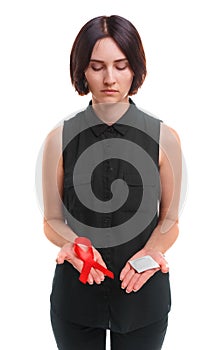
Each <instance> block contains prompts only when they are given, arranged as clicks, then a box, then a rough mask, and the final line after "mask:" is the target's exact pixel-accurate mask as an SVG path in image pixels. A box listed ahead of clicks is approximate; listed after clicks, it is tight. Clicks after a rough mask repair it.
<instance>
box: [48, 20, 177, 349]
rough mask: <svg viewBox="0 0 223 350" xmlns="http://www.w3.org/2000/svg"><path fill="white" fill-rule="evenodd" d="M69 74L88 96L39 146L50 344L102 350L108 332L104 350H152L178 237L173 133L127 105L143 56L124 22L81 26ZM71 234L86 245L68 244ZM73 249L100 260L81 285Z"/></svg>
mask: <svg viewBox="0 0 223 350" xmlns="http://www.w3.org/2000/svg"><path fill="white" fill-rule="evenodd" d="M70 74H71V81H72V84H73V85H74V87H75V89H76V91H77V92H78V94H79V95H87V94H88V93H91V96H92V98H91V101H90V103H89V106H88V107H87V108H86V109H85V110H83V111H81V112H79V113H77V114H76V115H74V116H72V117H71V118H69V119H68V120H65V121H64V123H63V125H62V126H59V127H57V128H56V129H54V130H53V131H52V132H51V133H49V135H48V136H47V139H46V142H45V147H44V156H43V198H44V232H45V234H46V236H47V238H48V239H49V240H50V241H51V242H52V243H54V244H55V245H57V246H58V247H60V248H61V249H60V251H59V254H58V257H57V266H56V271H55V276H54V280H53V288H52V293H51V321H52V327H53V332H54V335H55V339H56V342H57V346H58V349H60V350H71V349H72V350H74V349H78V350H87V349H96V350H102V349H105V336H106V329H110V331H111V333H110V334H111V348H112V349H115V350H119V349H128V350H131V349H134V350H135V349H138V350H144V349H146V350H149V349H151V350H156V349H161V347H162V344H163V341H164V337H165V333H166V329H167V321H168V313H169V311H170V304H171V298H170V286H169V272H168V271H169V269H168V264H167V262H166V260H165V257H164V253H165V252H166V251H167V250H168V249H169V248H170V247H171V246H172V244H173V243H174V242H175V240H176V239H177V236H178V206H179V198H180V183H181V153H180V145H179V138H178V136H177V134H176V132H175V131H174V130H173V129H171V128H169V127H168V126H166V125H164V124H163V123H162V122H161V121H160V120H158V119H156V118H154V117H151V116H150V115H148V114H147V113H145V112H143V111H142V110H140V109H138V108H137V107H136V105H135V104H134V102H133V101H132V100H131V99H130V96H132V95H134V94H136V93H137V91H138V89H139V88H140V87H141V86H142V84H143V82H144V79H145V77H146V59H145V54H144V50H143V46H142V42H141V39H140V36H139V34H138V32H137V30H136V28H135V27H134V26H133V25H132V24H131V23H130V22H129V21H128V20H126V19H124V18H122V17H120V16H115V15H113V16H110V17H106V16H101V17H97V18H94V19H92V20H90V21H89V22H87V23H86V24H85V25H84V26H83V28H82V29H81V30H80V32H79V34H78V35H77V37H76V39H75V41H74V44H73V47H72V51H71V56H70ZM78 236H79V237H87V238H88V239H90V242H91V243H92V247H86V245H87V243H86V245H85V242H86V241H80V243H82V245H78V244H76V243H75V244H74V241H75V239H76V237H78ZM83 243H84V245H85V247H84V245H83ZM77 247H78V249H82V252H83V250H84V249H92V250H91V252H92V254H93V257H92V259H91V263H92V262H93V261H94V262H96V263H98V264H99V265H100V267H99V268H98V265H94V266H92V265H90V268H89V270H88V273H87V274H85V282H87V283H85V282H83V280H81V277H80V276H82V277H83V266H84V264H85V263H86V262H85V261H84V258H83V257H81V255H80V254H79V253H80V251H78V249H77ZM148 256H149V257H151V258H153V262H154V261H155V262H156V265H154V267H153V268H149V267H148V266H146V267H145V268H144V270H143V271H142V272H139V270H138V269H137V267H136V266H135V265H134V262H135V260H136V263H142V262H143V263H145V262H146V261H145V257H148ZM138 258H144V259H141V260H137V259H138ZM103 268H104V269H103ZM105 269H106V270H105ZM106 271H107V273H106ZM109 273H110V275H109ZM107 274H108V276H107ZM112 274H113V275H112ZM109 277H112V278H109Z"/></svg>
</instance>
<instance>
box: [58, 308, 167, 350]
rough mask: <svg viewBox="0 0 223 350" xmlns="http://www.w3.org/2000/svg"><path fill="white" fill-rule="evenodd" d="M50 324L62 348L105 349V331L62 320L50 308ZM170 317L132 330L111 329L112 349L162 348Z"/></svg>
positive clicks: (152, 349)
mask: <svg viewBox="0 0 223 350" xmlns="http://www.w3.org/2000/svg"><path fill="white" fill-rule="evenodd" d="M51 324H52V328H53V333H54V337H55V340H56V343H57V347H58V349H59V350H105V344H106V330H105V329H102V328H91V327H85V326H80V325H77V324H74V323H69V322H67V321H64V320H61V319H60V318H59V317H58V316H57V315H56V314H55V313H53V312H52V311H51ZM167 325H168V316H166V317H165V318H164V319H162V320H160V321H159V322H156V323H153V324H150V325H149V326H146V327H143V328H139V329H137V330H135V331H132V332H129V333H125V334H122V333H115V332H112V331H111V332H110V336H111V339H110V342H111V350H160V349H161V348H162V344H163V341H164V337H165V334H166V329H167Z"/></svg>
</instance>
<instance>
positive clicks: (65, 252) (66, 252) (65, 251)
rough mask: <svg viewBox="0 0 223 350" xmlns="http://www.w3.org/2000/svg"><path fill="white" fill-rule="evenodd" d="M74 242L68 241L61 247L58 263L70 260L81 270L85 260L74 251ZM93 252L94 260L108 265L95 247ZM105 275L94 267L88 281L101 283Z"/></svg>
mask: <svg viewBox="0 0 223 350" xmlns="http://www.w3.org/2000/svg"><path fill="white" fill-rule="evenodd" d="M73 247H74V244H73V243H66V244H64V246H63V247H62V248H61V250H60V251H59V253H58V256H57V259H56V261H57V263H58V264H63V263H64V261H65V260H66V261H68V262H69V263H70V264H71V265H73V267H74V268H75V269H76V270H78V271H79V272H81V270H82V268H83V264H84V263H83V261H82V260H81V259H80V258H79V257H78V256H77V254H76V253H75V252H74V248H73ZM92 249H93V253H94V260H95V261H97V262H98V263H99V264H100V265H102V266H104V267H105V268H106V265H105V263H104V261H103V259H102V256H101V254H100V253H99V252H98V251H97V250H96V249H95V248H94V247H92ZM104 279H105V276H104V274H103V273H102V272H101V271H99V270H96V269H94V268H93V267H92V268H91V271H90V273H89V276H88V280H87V282H88V283H89V284H93V283H94V282H95V283H97V284H101V282H102V281H104Z"/></svg>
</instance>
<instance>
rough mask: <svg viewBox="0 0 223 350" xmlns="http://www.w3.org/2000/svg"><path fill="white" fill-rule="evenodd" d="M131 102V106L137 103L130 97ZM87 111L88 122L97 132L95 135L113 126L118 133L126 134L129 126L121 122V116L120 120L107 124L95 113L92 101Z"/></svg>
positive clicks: (94, 131) (93, 130)
mask: <svg viewBox="0 0 223 350" xmlns="http://www.w3.org/2000/svg"><path fill="white" fill-rule="evenodd" d="M129 103H130V106H129V107H131V105H135V103H134V102H133V101H132V100H131V99H129ZM86 111H87V113H86V118H87V122H88V124H89V126H90V128H91V130H92V132H93V133H94V134H95V136H97V137H98V136H100V135H101V134H102V133H103V132H104V131H105V130H106V129H110V128H111V127H113V128H114V129H115V130H116V131H117V132H118V133H120V134H121V135H122V136H124V135H125V133H126V131H127V129H128V126H127V125H125V124H121V122H122V121H121V119H122V117H121V118H120V122H119V121H117V122H116V123H113V124H112V125H111V126H110V125H107V124H106V123H104V122H103V121H101V120H99V118H98V117H97V116H96V115H95V113H94V111H93V109H92V101H90V102H89V106H88V108H87V110H86ZM128 111H129V109H128V110H127V112H126V113H128ZM126 113H125V114H126ZM92 121H93V124H94V125H93V126H92Z"/></svg>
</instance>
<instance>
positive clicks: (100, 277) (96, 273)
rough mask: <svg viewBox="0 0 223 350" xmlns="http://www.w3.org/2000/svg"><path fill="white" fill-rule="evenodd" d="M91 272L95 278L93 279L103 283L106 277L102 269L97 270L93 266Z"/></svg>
mask: <svg viewBox="0 0 223 350" xmlns="http://www.w3.org/2000/svg"><path fill="white" fill-rule="evenodd" d="M90 274H91V276H92V278H93V281H94V282H95V283H97V284H101V282H102V281H104V279H105V277H104V274H103V273H102V272H101V271H99V270H96V269H94V268H91V273H90Z"/></svg>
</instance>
